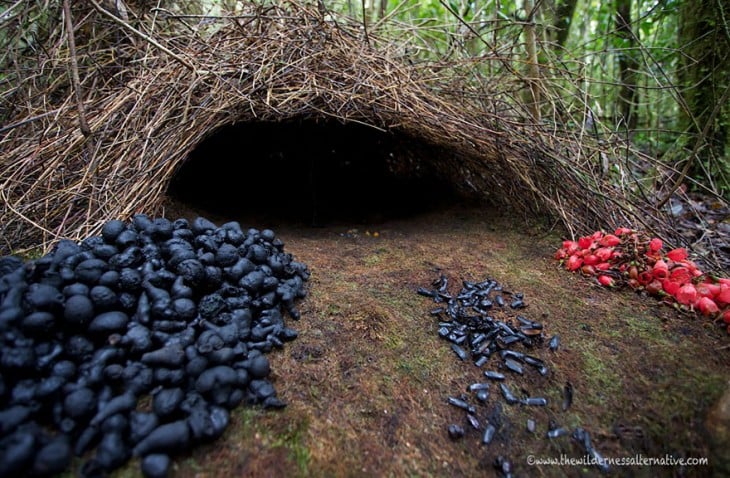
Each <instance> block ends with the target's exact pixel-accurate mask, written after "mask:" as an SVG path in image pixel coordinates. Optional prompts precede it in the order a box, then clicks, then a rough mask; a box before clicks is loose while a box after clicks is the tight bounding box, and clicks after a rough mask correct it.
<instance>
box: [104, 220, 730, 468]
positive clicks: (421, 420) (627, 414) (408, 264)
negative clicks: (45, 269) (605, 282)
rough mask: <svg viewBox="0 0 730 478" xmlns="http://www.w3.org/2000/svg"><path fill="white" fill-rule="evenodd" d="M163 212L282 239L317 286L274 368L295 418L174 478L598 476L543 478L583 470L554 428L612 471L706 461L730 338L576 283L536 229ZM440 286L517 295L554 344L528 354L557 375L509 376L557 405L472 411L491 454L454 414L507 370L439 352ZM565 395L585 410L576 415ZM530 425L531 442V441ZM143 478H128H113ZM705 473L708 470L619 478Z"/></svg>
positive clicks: (230, 439) (237, 414)
mask: <svg viewBox="0 0 730 478" xmlns="http://www.w3.org/2000/svg"><path fill="white" fill-rule="evenodd" d="M168 212H169V213H173V215H175V216H176V217H181V216H182V217H194V216H195V215H197V214H198V213H199V214H201V215H205V216H206V217H208V218H209V219H211V220H214V221H215V222H216V223H218V224H221V223H223V222H226V221H229V220H240V222H241V224H242V225H243V226H244V227H258V228H264V227H271V228H273V229H274V231H275V232H276V233H277V235H278V237H280V238H281V239H282V240H283V241H284V243H285V251H287V252H290V253H292V254H293V256H294V258H295V259H296V260H298V261H301V262H304V263H305V264H307V265H308V266H309V268H310V270H311V274H312V275H311V279H310V281H309V282H308V284H307V287H308V296H307V298H306V299H304V300H303V301H301V302H300V303H299V309H300V311H301V320H300V321H298V322H293V321H292V322H291V323H290V324H289V325H290V326H292V327H293V328H295V329H296V330H298V332H299V337H298V338H297V339H296V340H295V341H293V342H291V343H288V344H286V345H285V346H284V348H283V349H278V350H274V351H273V352H272V353H270V354H269V358H270V360H271V364H272V376H271V379H272V382H273V383H274V385H275V387H276V389H277V392H278V396H279V397H280V398H281V399H282V400H284V401H285V402H286V403H287V404H288V405H287V407H286V408H284V409H283V410H277V411H272V410H262V409H260V408H250V407H245V406H242V407H239V408H238V409H236V410H235V411H234V412H233V413H232V417H231V425H230V426H229V428H228V429H227V430H226V432H225V434H224V436H223V437H222V438H221V439H219V440H217V441H216V442H214V443H212V444H210V445H207V446H203V447H201V448H198V449H196V450H195V451H193V452H192V453H191V454H189V455H184V456H181V457H178V458H177V459H176V461H175V464H174V469H173V476H176V477H211V478H212V477H219V476H236V477H239V476H252V477H259V476H272V477H284V476H285V477H299V476H301V477H304V476H315V477H321V476H337V477H340V476H343V477H358V476H362V477H375V476H377V477H401V476H449V477H454V476H496V471H495V469H494V467H493V462H494V460H495V459H496V458H497V457H498V456H502V457H505V458H508V459H509V460H510V461H511V462H512V464H513V469H514V472H515V476H548V477H552V476H556V477H557V476H596V475H598V474H599V473H598V470H597V469H596V468H595V467H591V466H588V465H585V466H581V465H578V466H556V465H552V466H551V465H538V464H531V463H532V462H531V458H530V457H533V458H534V459H536V460H549V459H555V460H560V459H561V455H562V456H563V457H564V458H568V459H570V458H572V459H576V460H580V459H582V458H583V457H584V453H583V452H582V451H581V449H580V447H579V446H578V444H577V443H576V441H575V440H573V439H571V437H570V436H569V435H568V436H562V437H559V438H555V439H548V438H546V436H545V435H546V431H547V429H548V422H549V421H550V420H551V419H552V420H554V421H555V422H556V423H557V424H559V425H562V426H565V427H567V428H569V429H570V430H571V431H572V430H573V429H575V428H576V427H579V426H580V427H583V428H584V429H586V430H587V431H588V432H589V433H590V436H591V439H592V442H593V444H594V446H595V448H596V449H597V450H598V451H599V452H600V453H601V454H602V455H603V456H604V457H611V458H628V459H633V458H634V457H636V456H638V455H641V456H643V457H653V458H665V456H666V455H667V454H668V455H671V456H672V457H674V458H707V457H709V456H710V449H709V445H708V440H707V435H706V433H705V428H704V422H705V420H706V416H707V413H708V410H709V409H710V407H712V405H713V404H714V403H715V402H716V401H717V400H718V399H719V398H720V396H721V395H722V394H723V392H724V391H725V390H726V388H727V387H730V384H728V377H730V373H729V372H730V337H728V336H727V333H726V332H725V331H724V330H723V329H722V328H720V327H717V326H715V325H714V324H712V323H711V322H710V321H708V320H706V319H704V318H700V317H695V316H691V315H687V314H680V313H679V312H677V311H675V310H674V309H672V308H670V307H668V306H666V305H662V304H660V303H658V302H657V300H655V299H653V298H650V297H642V296H640V295H639V294H636V293H633V292H631V291H629V290H608V289H606V288H603V287H600V286H598V285H597V284H596V283H595V282H593V281H592V280H589V279H586V278H583V277H581V276H579V275H576V274H571V273H568V272H566V271H565V270H563V269H562V268H560V267H559V265H558V263H557V262H556V261H555V260H554V259H553V258H552V255H553V253H554V251H555V249H556V248H557V247H559V245H560V242H561V240H562V239H563V238H561V237H560V236H559V234H557V233H554V232H553V233H545V232H544V231H542V230H539V229H537V228H535V227H532V226H526V225H525V221H524V219H523V218H522V217H515V216H509V217H507V216H501V215H499V214H497V213H494V212H487V211H484V210H473V209H447V210H442V211H431V212H429V213H425V214H421V215H418V216H414V217H411V218H407V219H400V220H390V221H387V222H382V223H378V224H357V225H353V224H334V225H329V226H327V227H320V228H311V227H299V226H294V225H291V224H289V225H287V224H274V223H270V224H256V223H250V222H247V221H246V219H245V218H237V217H215V216H214V215H209V214H206V213H204V212H198V211H193V210H190V209H179V208H177V209H174V210H170V211H168ZM168 215H169V214H168ZM376 233H377V234H376ZM439 273H443V274H444V275H445V276H447V277H448V278H449V279H450V284H452V286H451V287H450V291H451V292H453V293H456V292H457V291H458V289H459V288H460V287H461V281H462V280H470V281H482V280H485V279H487V278H492V279H495V280H497V281H498V282H499V283H500V284H502V285H503V286H504V287H505V288H506V289H509V290H511V291H514V292H522V293H524V297H525V302H526V303H527V305H528V306H527V308H525V309H522V310H521V311H520V312H521V313H523V315H525V316H527V317H528V318H530V319H532V320H535V321H539V322H541V323H543V325H544V334H545V337H546V340H545V341H544V343H542V344H540V345H538V346H536V347H534V348H533V349H531V350H529V351H528V352H529V353H530V354H532V355H534V356H537V357H539V358H541V359H542V360H544V361H545V362H546V363H547V365H548V367H549V373H548V374H547V375H546V376H541V375H539V374H538V373H537V372H536V371H535V370H528V371H526V373H525V374H524V375H522V376H519V375H515V374H511V373H510V372H509V371H505V372H504V373H505V374H507V375H508V381H507V382H506V383H507V384H508V385H509V386H510V387H511V389H512V390H513V392H514V393H515V394H520V395H521V394H522V393H523V392H526V393H529V395H530V396H544V397H546V398H547V399H548V401H549V403H548V405H547V406H546V407H535V406H523V405H519V404H517V405H508V404H507V403H506V402H505V400H504V398H503V397H502V395H501V394H500V393H499V388H497V387H496V386H495V384H493V385H492V388H491V393H490V397H489V400H488V401H487V402H486V404H481V403H478V402H477V401H476V400H473V399H472V400H471V402H472V403H475V404H476V405H477V413H476V414H475V416H476V417H477V418H478V419H479V420H480V422H481V423H482V426H483V424H484V423H486V417H487V416H488V415H490V414H491V416H493V417H494V416H495V413H498V415H499V417H500V420H499V423H498V429H497V433H496V435H495V437H494V440H493V441H492V443H490V444H489V445H483V444H482V443H481V439H482V431H478V430H475V429H473V428H470V426H469V424H468V423H467V422H466V419H465V413H464V412H463V410H460V409H458V408H456V407H454V406H451V405H449V404H448V403H447V398H448V397H449V396H459V395H460V394H463V393H466V387H467V386H468V385H469V384H470V383H473V382H484V381H486V380H485V378H484V376H483V375H482V371H483V370H486V369H494V368H496V367H497V363H498V362H500V360H498V358H497V357H492V359H491V360H490V362H489V363H488V364H487V365H485V366H484V367H482V369H481V370H480V369H479V368H477V367H476V366H475V365H474V364H473V363H471V362H470V361H466V362H462V361H461V360H459V358H458V357H457V356H456V354H454V352H453V351H452V350H451V349H450V345H449V343H448V342H447V341H445V340H443V339H440V338H439V336H438V334H437V329H438V324H437V320H436V319H435V318H434V317H432V316H431V315H429V310H431V309H432V308H433V307H434V306H435V305H434V303H433V301H432V300H431V299H429V298H427V297H422V296H419V295H417V294H416V290H417V289H418V287H427V288H430V287H431V282H432V281H433V280H434V279H436V278H437V277H438V275H439ZM554 334H559V335H560V338H561V344H560V347H559V348H558V350H557V351H556V352H552V351H550V350H549V348H548V346H547V339H549V338H550V337H551V336H552V335H554ZM566 382H570V383H571V384H572V386H573V390H574V392H573V395H574V398H573V403H572V405H571V406H570V407H569V408H568V409H567V410H566V411H563V410H562V407H561V403H562V400H563V389H564V385H565V384H566ZM472 398H473V397H472ZM499 408H501V412H495V409H499ZM530 418H531V419H534V420H535V421H536V424H537V429H536V431H535V432H534V433H531V432H529V431H528V430H527V428H526V422H527V420H528V419H530ZM452 423H457V424H460V425H463V426H464V427H465V429H466V435H465V436H464V437H463V438H461V439H459V440H452V439H451V438H449V435H448V433H447V427H448V425H449V424H452ZM725 452H726V453H727V450H725ZM137 470H138V465H137V464H136V463H131V464H130V465H128V466H127V467H125V468H124V469H123V470H121V471H120V472H119V473H118V474H117V475H118V476H126V475H135V474H136V473H138V471H137ZM710 472H711V467H708V466H694V467H692V466H685V467H680V466H626V467H618V466H613V467H612V468H611V472H610V475H611V476H640V477H643V476H647V477H648V476H652V477H653V476H708V474H709V473H710Z"/></svg>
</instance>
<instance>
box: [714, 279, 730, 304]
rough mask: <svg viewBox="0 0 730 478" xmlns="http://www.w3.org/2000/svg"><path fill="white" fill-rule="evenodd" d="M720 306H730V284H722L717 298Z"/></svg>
mask: <svg viewBox="0 0 730 478" xmlns="http://www.w3.org/2000/svg"><path fill="white" fill-rule="evenodd" d="M715 301H717V303H718V304H723V305H724V304H730V284H726V283H724V282H720V293H719V294H717V295H716V296H715Z"/></svg>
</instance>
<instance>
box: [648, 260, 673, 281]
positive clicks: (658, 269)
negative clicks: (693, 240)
mask: <svg viewBox="0 0 730 478" xmlns="http://www.w3.org/2000/svg"><path fill="white" fill-rule="evenodd" d="M651 273H652V275H653V276H654V278H655V279H659V280H664V279H666V278H667V276H668V275H669V267H668V266H667V263H666V262H664V261H663V260H661V259H659V260H658V261H656V262H655V263H654V267H653V268H652V269H651Z"/></svg>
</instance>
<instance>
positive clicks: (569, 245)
mask: <svg viewBox="0 0 730 478" xmlns="http://www.w3.org/2000/svg"><path fill="white" fill-rule="evenodd" d="M563 248H564V249H565V252H566V253H567V254H568V255H569V256H570V255H572V254H573V253H574V252H575V251H577V250H578V249H580V247H578V243H577V242H575V241H563Z"/></svg>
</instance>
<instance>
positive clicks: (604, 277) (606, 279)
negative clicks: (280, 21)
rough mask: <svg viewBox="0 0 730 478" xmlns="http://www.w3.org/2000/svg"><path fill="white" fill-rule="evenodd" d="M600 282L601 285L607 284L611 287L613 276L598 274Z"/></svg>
mask: <svg viewBox="0 0 730 478" xmlns="http://www.w3.org/2000/svg"><path fill="white" fill-rule="evenodd" d="M598 282H599V283H600V284H601V285H605V286H606V287H611V286H612V285H613V277H611V276H607V275H600V276H598Z"/></svg>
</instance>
